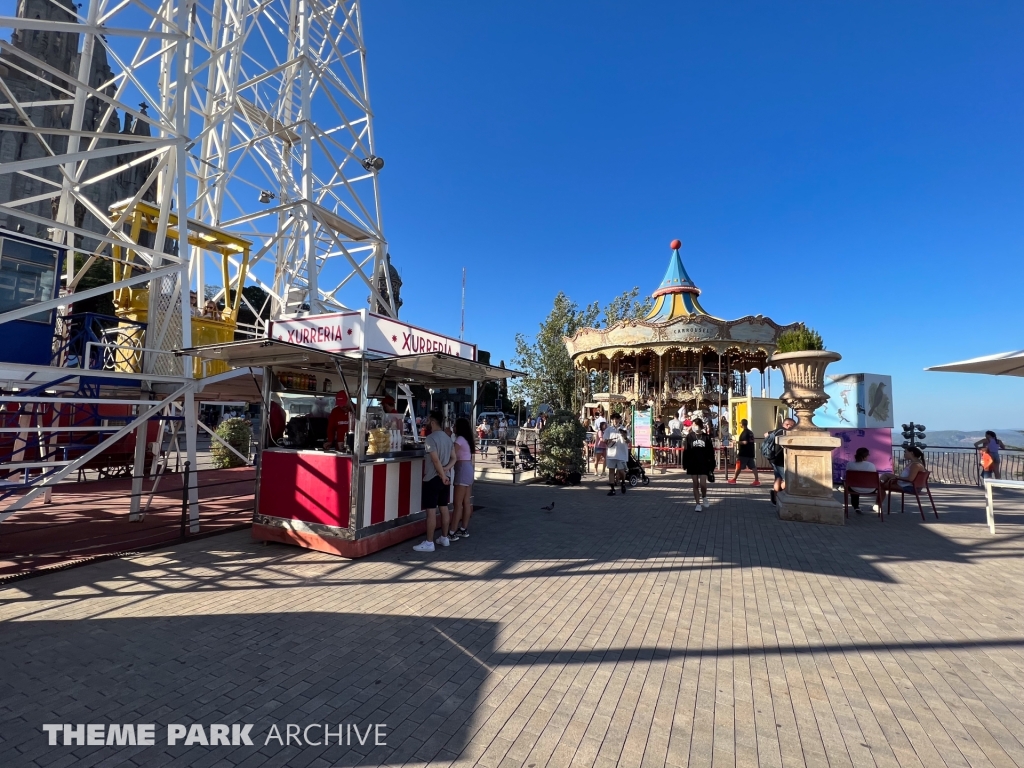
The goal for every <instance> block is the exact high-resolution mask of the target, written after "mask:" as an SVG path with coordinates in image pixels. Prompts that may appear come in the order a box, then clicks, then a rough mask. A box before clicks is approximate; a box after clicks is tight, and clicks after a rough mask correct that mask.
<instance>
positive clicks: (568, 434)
mask: <svg viewBox="0 0 1024 768" xmlns="http://www.w3.org/2000/svg"><path fill="white" fill-rule="evenodd" d="M585 437H586V432H585V431H584V429H583V425H582V424H580V420H579V419H578V418H577V417H576V414H575V413H573V412H572V411H565V410H557V411H555V412H554V413H553V414H551V418H550V419H548V423H547V425H546V426H545V427H544V429H543V430H542V431H541V433H540V444H541V448H542V450H541V455H540V474H541V477H543V478H544V479H545V480H549V481H552V482H556V483H564V482H565V481H566V479H567V478H568V476H569V473H570V472H582V471H583V468H584V467H585V466H586V460H585V459H584V458H583V441H584V438H585Z"/></svg>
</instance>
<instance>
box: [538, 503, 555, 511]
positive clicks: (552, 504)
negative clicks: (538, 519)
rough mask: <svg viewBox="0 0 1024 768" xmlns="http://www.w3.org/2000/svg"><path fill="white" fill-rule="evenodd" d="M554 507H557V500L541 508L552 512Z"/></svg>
mask: <svg viewBox="0 0 1024 768" xmlns="http://www.w3.org/2000/svg"><path fill="white" fill-rule="evenodd" d="M554 508H555V502H553V501H552V502H551V504H549V505H548V506H546V507H541V509H543V510H544V511H545V512H550V511H551V510H552V509H554Z"/></svg>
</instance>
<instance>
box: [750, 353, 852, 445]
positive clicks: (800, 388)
mask: <svg viewBox="0 0 1024 768" xmlns="http://www.w3.org/2000/svg"><path fill="white" fill-rule="evenodd" d="M842 359H843V356H842V355H840V354H839V353H838V352H829V351H828V350H824V349H810V350H806V351H802V352H778V353H776V354H774V355H772V356H771V358H770V359H769V360H768V362H769V363H771V364H772V365H777V366H778V367H779V368H781V369H782V378H783V379H784V380H785V383H786V386H785V389H784V390H783V392H782V396H781V397H780V398H779V399H780V400H782V402H784V403H785V404H786V405H788V406H789V407H790V408H792V409H793V410H794V411H796V415H797V418H798V419H799V423H798V424H797V426H796V429H795V430H793V431H794V432H795V431H800V432H806V431H809V430H818V429H820V427H816V426H814V420H813V418H812V417H813V415H814V411H815V410H817V409H818V408H820V407H821V406H822V405H824V404H825V402H827V401H828V395H826V394H825V368H826V367H827V366H828V365H829V363H834V362H836V361H837V360H842Z"/></svg>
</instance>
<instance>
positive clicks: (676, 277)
mask: <svg viewBox="0 0 1024 768" xmlns="http://www.w3.org/2000/svg"><path fill="white" fill-rule="evenodd" d="M681 246H682V244H681V243H680V242H679V241H678V240H673V241H672V243H671V245H670V247H671V249H672V256H671V258H670V259H669V265H668V271H667V272H666V273H665V279H664V280H662V281H661V285H660V286H658V289H657V290H656V291H655V292H654V293H653V294H652V295H651V298H652V299H653V301H654V305H653V307H652V309H651V311H650V313H649V314H648V315H647V316H646V317H645V318H644V319H643V320H626V321H623V322H621V323H618V324H617V325H614V326H612V327H610V328H584V329H581V330H580V331H578V332H577V333H576V334H575V335H573V336H571V337H566V339H565V344H566V347H567V348H568V350H569V355H570V357H571V358H572V361H573V365H574V366H575V368H576V371H577V376H578V384H579V386H580V389H581V390H582V392H583V394H584V401H588V404H590V403H594V404H602V405H603V404H605V403H607V404H608V405H610V406H611V407H612V408H615V407H616V404H621V405H622V406H632V407H634V408H639V409H645V408H647V407H650V408H652V409H653V411H654V414H655V415H658V414H660V415H662V416H664V417H670V416H674V415H676V414H679V413H702V414H704V416H705V417H711V419H712V421H713V422H714V421H717V420H718V419H717V416H718V414H722V413H724V412H725V411H724V410H723V409H724V407H725V406H726V405H727V404H728V405H732V404H733V403H734V402H735V401H740V400H747V401H748V406H747V407H746V408H741V409H740V410H739V411H737V408H736V407H735V406H734V407H733V408H732V409H731V410H732V411H733V415H734V417H735V416H737V414H739V415H740V417H744V418H745V417H747V415H753V413H752V410H751V405H752V403H749V401H750V400H752V399H758V400H767V401H772V400H771V393H770V392H769V391H767V389H768V387H767V384H766V382H767V381H769V379H768V377H766V376H765V373H766V371H767V368H768V358H770V357H771V355H772V353H773V352H774V351H775V348H776V343H777V341H778V338H779V334H781V333H782V332H783V331H785V330H787V329H788V328H791V327H794V326H792V325H786V326H782V325H779V324H777V323H775V322H774V321H772V320H771V319H769V318H767V317H763V316H761V315H748V316H746V317H742V318H740V319H738V320H722V319H720V318H717V317H714V316H712V315H710V314H708V313H707V312H706V311H705V310H704V307H702V306H701V303H700V289H699V288H698V287H697V286H696V285H695V284H694V282H693V280H691V279H690V276H689V275H688V274H687V272H686V268H685V267H683V261H682V258H681V257H680V256H679V249H680V248H681ZM772 402H774V401H772ZM734 421H735V419H734Z"/></svg>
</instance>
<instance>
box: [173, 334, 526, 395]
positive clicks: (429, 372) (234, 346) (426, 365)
mask: <svg viewBox="0 0 1024 768" xmlns="http://www.w3.org/2000/svg"><path fill="white" fill-rule="evenodd" d="M176 354H178V355H190V356H192V357H198V358H200V359H202V360H220V361H223V362H225V363H227V364H228V365H230V366H232V367H233V368H246V367H249V368H263V367H266V366H280V367H283V368H297V369H300V370H309V371H312V372H316V371H319V372H322V373H333V372H335V371H336V370H338V369H340V370H341V371H342V372H343V373H344V374H346V375H353V376H358V375H359V369H360V365H361V364H362V363H364V362H365V363H366V364H367V365H368V366H369V373H370V375H371V377H375V376H381V377H385V378H387V379H389V380H391V381H395V382H401V383H404V384H421V385H423V386H433V387H467V386H471V385H472V384H473V383H474V382H481V381H497V380H500V379H508V378H514V377H517V376H522V375H523V374H522V373H521V372H519V371H513V370H509V369H508V368H499V367H497V366H493V365H485V364H483V363H479V362H477V361H475V360H467V359H466V358H464V357H458V356H455V355H449V354H446V353H444V352H427V353H425V354H414V355H391V356H371V355H367V354H365V353H363V352H358V351H357V352H325V351H323V350H319V349H311V348H310V347H308V346H302V345H299V344H293V343H290V342H287V341H278V340H277V339H253V340H250V341H231V342H227V343H224V344H208V345H205V346H202V347H190V348H189V349H182V350H178V351H177V352H176Z"/></svg>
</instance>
